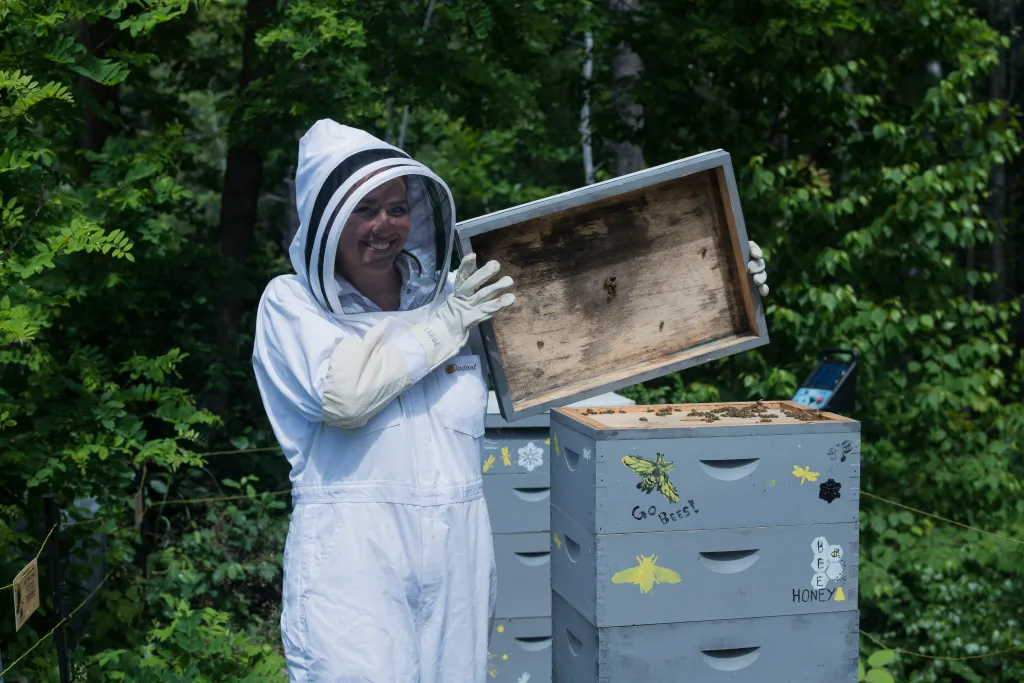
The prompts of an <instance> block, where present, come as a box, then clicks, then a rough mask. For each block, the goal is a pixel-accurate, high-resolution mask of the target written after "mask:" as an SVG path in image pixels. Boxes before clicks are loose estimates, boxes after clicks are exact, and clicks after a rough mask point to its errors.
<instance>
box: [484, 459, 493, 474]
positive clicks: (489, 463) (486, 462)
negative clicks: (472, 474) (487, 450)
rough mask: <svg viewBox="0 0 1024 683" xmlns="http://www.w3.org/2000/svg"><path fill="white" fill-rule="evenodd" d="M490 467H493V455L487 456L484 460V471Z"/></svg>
mask: <svg viewBox="0 0 1024 683" xmlns="http://www.w3.org/2000/svg"><path fill="white" fill-rule="evenodd" d="M492 467H494V456H493V455H492V456H490V457H488V458H487V459H486V460H484V472H486V471H488V470H489V469H491V468H492Z"/></svg>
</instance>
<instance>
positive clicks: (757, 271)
mask: <svg viewBox="0 0 1024 683" xmlns="http://www.w3.org/2000/svg"><path fill="white" fill-rule="evenodd" d="M747 244H748V245H750V262H749V263H748V264H747V272H749V273H750V274H751V275H753V276H754V284H755V285H757V286H758V290H757V291H759V292H761V296H768V284H767V282H768V273H766V272H765V270H764V254H763V253H762V252H761V247H759V246H757V244H756V243H755V242H754V241H753V240H751V241H749V242H748V243H747Z"/></svg>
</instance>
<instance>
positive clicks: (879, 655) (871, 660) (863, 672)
mask: <svg viewBox="0 0 1024 683" xmlns="http://www.w3.org/2000/svg"><path fill="white" fill-rule="evenodd" d="M895 658H896V653H895V652H892V651H891V650H878V651H877V652H873V653H872V654H871V656H870V657H868V666H869V667H871V668H870V669H865V667H864V659H863V658H861V659H860V660H859V661H858V662H857V680H858V681H864V683H893V680H894V679H893V677H892V674H891V673H889V671H888V670H886V668H885V667H887V666H888V665H889V664H891V663H892V661H893V660H894V659H895Z"/></svg>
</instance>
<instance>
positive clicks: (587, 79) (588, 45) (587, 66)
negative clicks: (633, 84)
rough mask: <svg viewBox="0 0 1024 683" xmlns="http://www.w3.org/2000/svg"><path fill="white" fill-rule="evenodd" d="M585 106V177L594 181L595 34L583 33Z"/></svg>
mask: <svg viewBox="0 0 1024 683" xmlns="http://www.w3.org/2000/svg"><path fill="white" fill-rule="evenodd" d="M583 45H584V48H583V49H584V52H583V106H582V107H580V141H581V142H582V145H583V179H584V182H586V184H587V185H592V184H593V183H594V147H593V145H592V144H591V134H590V83H591V81H592V80H593V78H594V34H593V33H591V32H590V31H587V32H586V33H585V34H583Z"/></svg>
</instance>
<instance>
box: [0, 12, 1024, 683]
mask: <svg viewBox="0 0 1024 683" xmlns="http://www.w3.org/2000/svg"><path fill="white" fill-rule="evenodd" d="M1021 5H1022V4H1021V3H1019V2H1016V1H1012V0H988V2H981V0H976V1H974V2H967V1H962V0H899V1H893V0H890V1H883V0H758V1H754V0H686V1H684V0H644V2H643V3H641V4H637V3H636V2H635V0H613V2H611V3H606V2H600V3H589V2H581V1H579V0H574V1H572V2H570V1H568V0H516V1H509V0H436V1H435V0H429V2H428V1H426V0H417V1H416V2H386V1H385V0H219V1H214V0H201V1H200V2H198V3H194V2H193V3H190V2H189V1H188V0H141V1H132V2H126V1H124V0H106V1H97V2H84V1H81V0H45V1H42V0H0V520H2V521H0V561H2V567H0V573H2V575H0V584H9V583H10V582H11V580H12V579H13V577H14V576H15V574H17V572H18V571H19V570H20V569H21V568H22V567H23V566H24V565H25V563H26V562H28V561H29V560H30V559H31V558H32V557H34V556H35V555H36V553H37V552H39V549H40V546H41V544H42V542H43V539H44V538H45V537H46V531H47V528H46V527H45V526H44V523H43V515H42V509H43V503H42V496H43V495H44V494H52V495H55V496H56V497H57V500H58V502H59V504H60V505H61V507H62V508H63V509H65V510H66V511H67V517H68V519H67V520H66V521H67V522H69V523H70V524H72V525H71V526H69V527H68V528H66V529H64V530H62V531H61V532H60V535H59V536H60V539H59V542H60V547H61V552H62V556H63V557H64V558H65V565H64V570H65V571H66V573H67V586H66V592H67V602H68V605H69V606H70V607H74V606H76V605H78V604H79V603H81V602H82V601H83V600H84V599H85V598H86V597H88V596H89V594H90V591H91V590H92V589H93V588H95V587H96V586H97V584H98V583H100V582H102V586H101V587H100V589H99V590H98V591H97V592H96V593H95V594H94V595H93V597H92V599H91V600H90V601H89V602H88V603H87V604H86V606H85V607H84V608H83V609H81V610H80V611H78V612H76V613H75V614H74V615H73V616H71V617H70V621H69V624H70V630H69V633H68V641H69V647H70V648H71V649H72V659H73V662H74V672H73V674H74V677H75V680H77V681H87V680H88V681H92V680H97V681H99V680H128V681H132V682H133V683H148V682H150V681H152V682H154V683H155V682H157V681H160V682H161V683H163V682H168V681H170V682H173V681H189V682H192V681H212V682H217V683H220V682H222V681H234V680H239V681H242V680H244V681H250V680H253V681H254V680H282V673H281V669H282V660H281V658H280V653H279V649H280V645H279V634H278V622H277V619H278V616H279V612H278V610H279V600H280V581H281V556H282V549H283V544H284V537H285V533H286V529H287V524H288V516H289V499H288V497H287V496H286V495H279V494H278V492H281V491H285V490H286V489H287V465H286V462H285V460H284V458H283V457H282V456H281V455H280V453H279V452H278V451H277V450H276V448H275V447H274V445H275V442H274V439H273V436H272V434H271V433H270V431H269V430H268V427H267V423H266V421H265V418H264V414H263V410H262V407H261V403H260V399H259V395H258V393H257V391H256V387H255V384H254V381H253V376H252V371H251V364H250V353H251V345H252V332H253V327H254V313H255V310H256V304H257V301H258V299H259V295H260V293H261V291H262V289H263V287H264V285H265V284H266V282H267V281H268V280H269V279H270V278H271V277H273V276H274V275H276V274H279V273H283V272H287V271H288V270H289V268H290V267H289V265H288V262H287V257H286V253H285V249H286V247H287V244H288V243H289V241H290V239H291V236H292V234H293V232H294V230H295V229H296V227H297V225H296V222H297V218H296V216H295V208H294V197H293V187H292V184H291V178H292V174H293V172H294V162H295V158H296V150H297V139H298V137H299V136H300V135H301V133H302V132H303V131H304V130H305V129H306V128H308V127H309V126H310V125H311V124H312V123H313V122H315V121H316V120H317V119H320V118H332V119H334V120H336V121H339V122H343V123H346V124H349V125H353V126H357V127H362V128H365V129H367V130H370V131H372V132H374V133H375V134H376V135H378V136H380V137H381V138H384V139H387V140H389V141H391V142H393V143H396V144H398V145H400V146H402V147H404V148H405V149H407V150H408V151H409V152H410V153H411V154H412V155H413V156H414V157H415V158H417V159H419V160H420V161H422V162H424V163H425V164H427V165H428V166H430V167H431V168H432V169H433V170H434V171H436V172H437V173H438V174H439V175H440V176H441V177H442V178H444V179H445V180H446V181H447V182H448V184H449V185H450V186H451V187H452V189H453V191H454V194H455V200H456V206H457V207H458V212H459V217H460V218H469V217H473V216H477V215H481V214H484V213H487V212H490V211H495V210H498V209H502V208H505V207H508V206H514V205H517V204H520V203H523V202H526V201H529V200H532V199H536V198H540V197H544V196H548V195H551V194H553V193H556V192H560V191H564V190H568V189H573V188H576V187H579V186H582V185H584V184H586V183H587V182H591V181H593V180H602V179H606V178H609V177H612V176H614V175H619V174H622V173H626V172H629V171H632V170H636V169H638V168H642V167H644V166H653V165H656V164H659V163H663V162H666V161H671V160H675V159H678V158H682V157H686V156H690V155H693V154H697V153H699V152H702V151H705V150H709V149H716V148H723V149H725V150H727V151H728V152H730V153H731V154H732V158H733V162H734V164H735V167H736V171H737V174H738V184H739V188H740V192H741V195H742V202H743V208H744V213H745V215H746V221H747V229H748V231H749V233H750V235H751V237H752V239H754V240H756V241H757V242H758V243H759V244H760V245H761V246H762V247H763V248H764V251H765V252H766V258H767V262H768V264H769V265H768V270H769V274H770V278H769V282H770V284H771V287H772V291H771V294H770V296H769V298H768V299H767V300H766V303H767V308H766V315H767V318H768V321H769V329H770V333H771V344H770V345H769V346H767V347H764V348H762V349H759V350H757V351H752V352H749V353H745V354H742V355H739V356H736V357H732V358H729V359H726V360H723V361H719V362H716V363H712V364H710V365H708V366H705V367H702V368H700V369H697V370H692V371H688V372H686V373H685V374H684V375H682V376H679V375H676V376H670V377H667V378H664V379H662V380H658V381H655V382H650V383H648V384H646V385H643V386H637V387H633V388H631V389H629V390H628V391H626V392H624V393H628V394H629V395H631V396H632V397H634V398H636V399H637V400H638V401H641V402H683V401H713V400H746V399H753V398H765V399H780V398H788V397H790V396H791V395H792V394H793V392H794V390H795V388H796V386H797V382H798V381H799V380H801V379H802V378H803V376H804V374H805V373H807V372H808V371H809V370H810V369H811V368H812V367H813V366H814V364H815V362H816V360H817V357H818V354H819V352H820V350H821V349H823V348H827V347H832V346H847V347H849V346H852V347H854V348H857V349H859V350H860V352H861V354H862V355H861V370H860V379H859V387H858V398H857V406H856V410H855V411H854V412H853V413H852V416H853V417H855V418H856V419H858V420H860V421H861V422H862V425H863V458H864V460H863V470H862V483H863V487H864V489H865V491H868V492H871V493H873V494H875V495H877V496H881V497H883V498H885V499H888V500H893V501H897V502H900V503H902V504H904V505H907V506H910V507H913V508H916V509H918V510H923V511H927V512H930V513H934V514H937V515H939V516H942V517H945V518H947V519H952V520H956V521H958V522H961V523H964V524H967V525H970V526H973V527H976V528H980V529H985V530H988V531H990V532H992V533H994V534H997V535H999V536H1002V537H1006V538H996V537H994V536H991V535H985V534H980V533H978V532H976V531H972V530H969V529H965V528H961V527H958V526H954V525H951V524H946V523H944V522H941V521H937V520H936V519H934V518H931V517H927V516H925V515H921V514H918V513H916V512H911V511H909V510H907V509H905V508H900V507H896V506H893V505H890V504H888V503H885V502H882V501H880V500H878V499H877V498H869V497H865V499H864V500H863V504H862V513H861V554H860V609H861V610H862V612H861V628H862V629H863V630H864V632H866V633H867V634H869V635H865V636H864V637H863V638H862V650H863V652H864V653H865V654H870V653H872V652H874V651H876V650H879V649H881V648H882V647H883V644H884V646H885V647H888V648H894V649H902V650H905V651H907V653H904V654H900V655H898V656H897V657H896V659H895V661H892V662H890V663H889V665H888V670H889V671H891V673H892V675H893V676H895V677H896V679H897V680H901V681H910V682H913V683H925V682H933V681H934V682H942V683H958V682H960V681H969V682H971V683H975V682H982V681H984V682H985V683H1012V682H1015V681H1020V680H1024V651H1022V650H1019V649H1018V650H1016V651H1014V650H1013V649H1014V648H1020V647H1022V646H1024V632H1022V631H1021V624H1020V619H1021V617H1022V615H1024V544H1021V542H1020V541H1016V542H1014V541H1013V540H1007V538H1009V539H1024V496H1022V494H1021V483H1022V478H1024V458H1022V450H1024V447H1022V444H1024V403H1022V398H1021V387H1022V383H1024V360H1022V351H1021V349H1022V346H1024V323H1022V318H1021V316H1020V302H1021V297H1022V296H1024V267H1022V265H1021V264H1022V259H1024V227H1022V225H1024V224H1022V218H1024V217H1022V213H1021V210H1022V207H1024V173H1022V171H1024V165H1022V164H1024V161H1022V158H1021V155H1020V133H1019V126H1018V115H1019V108H1020V106H1021V104H1022V102H1024V70H1022V68H1021V66H1022V59H1024V50H1022V49H1021V48H1022V46H1024V43H1022V38H1021V36H1020V28H1021V21H1022V13H1021V10H1022V6H1021ZM139 491H142V492H143V495H144V499H145V504H146V507H147V511H146V514H145V516H144V518H143V520H142V524H141V528H138V529H137V528H136V527H135V525H134V524H133V506H134V502H133V501H134V500H135V497H136V493H137V492H139ZM223 497H228V498H233V499H232V500H227V501H219V502H216V503H209V502H198V503H187V502H184V501H190V500H196V499H208V498H223ZM100 539H105V541H104V542H105V545H103V546H100V545H99V541H100ZM43 557H44V558H45V555H44V556H43ZM40 569H41V584H40V585H41V587H42V588H43V596H42V605H41V607H40V610H39V612H37V613H36V614H35V615H34V616H33V617H32V618H31V619H30V620H29V622H28V623H27V624H26V625H25V626H24V627H22V628H21V629H20V630H19V631H17V632H15V630H14V623H13V622H14V619H13V607H12V605H11V604H10V603H11V600H10V593H9V591H8V592H7V593H6V594H4V593H3V592H0V655H2V656H3V662H4V665H3V666H5V667H10V672H9V673H8V674H7V680H13V681H17V680H27V681H33V682H35V681H56V680H58V679H57V673H56V672H57V667H56V658H55V650H54V647H53V644H54V643H53V636H49V639H48V640H45V641H43V642H42V643H41V644H40V645H39V646H37V647H35V649H32V647H33V644H34V643H38V642H39V641H40V639H41V638H46V637H47V636H48V634H49V633H50V631H51V630H52V628H53V626H54V625H55V624H57V623H58V621H59V619H58V617H57V616H56V615H55V613H54V610H53V607H52V602H51V600H50V598H49V578H48V572H47V568H46V565H45V562H43V559H41V560H40ZM5 595H6V596H7V597H4V596H5ZM1008 650H1009V652H1007V651H1008ZM26 653H27V654H26ZM908 653H918V654H920V655H925V657H921V656H916V655H912V654H908ZM993 653H996V654H993ZM22 655H24V657H23V658H21V659H20V660H19V661H17V665H16V666H11V663H12V662H14V661H15V660H17V659H18V658H19V657H21V656H22ZM929 657H932V658H929ZM950 658H952V659H950ZM883 659H884V658H883ZM875 676H876V678H875V680H884V678H883V679H879V678H878V676H881V674H875Z"/></svg>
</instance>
